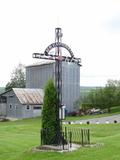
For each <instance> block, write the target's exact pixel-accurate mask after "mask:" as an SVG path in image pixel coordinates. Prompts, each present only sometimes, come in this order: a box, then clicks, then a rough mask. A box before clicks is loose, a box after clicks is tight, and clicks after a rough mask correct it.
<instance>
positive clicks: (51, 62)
mask: <svg viewBox="0 0 120 160" xmlns="http://www.w3.org/2000/svg"><path fill="white" fill-rule="evenodd" d="M53 63H55V61H54V60H46V61H45V60H44V61H41V62H39V63H34V64H31V65H28V66H26V67H35V66H42V65H48V64H53Z"/></svg>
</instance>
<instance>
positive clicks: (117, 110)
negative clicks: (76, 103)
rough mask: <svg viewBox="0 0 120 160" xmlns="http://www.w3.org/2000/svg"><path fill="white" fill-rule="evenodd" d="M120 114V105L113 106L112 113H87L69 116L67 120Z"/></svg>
mask: <svg viewBox="0 0 120 160" xmlns="http://www.w3.org/2000/svg"><path fill="white" fill-rule="evenodd" d="M116 114H120V106H117V107H113V108H111V112H110V113H104V114H98V115H85V116H67V117H66V119H65V120H67V121H75V120H82V119H92V118H100V117H105V116H112V115H116Z"/></svg>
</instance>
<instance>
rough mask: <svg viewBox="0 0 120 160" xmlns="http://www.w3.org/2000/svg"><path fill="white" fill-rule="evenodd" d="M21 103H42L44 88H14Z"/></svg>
mask: <svg viewBox="0 0 120 160" xmlns="http://www.w3.org/2000/svg"><path fill="white" fill-rule="evenodd" d="M13 91H14V93H15V94H16V96H17V98H18V99H19V101H20V103H21V104H42V103H43V97H44V93H43V90H42V89H28V88H13Z"/></svg>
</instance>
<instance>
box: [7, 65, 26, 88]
mask: <svg viewBox="0 0 120 160" xmlns="http://www.w3.org/2000/svg"><path fill="white" fill-rule="evenodd" d="M25 82H26V80H25V71H24V66H23V65H22V64H19V65H18V66H17V68H15V70H14V71H13V73H12V74H11V79H10V82H8V83H7V84H6V87H5V90H6V91H7V90H9V89H11V88H25Z"/></svg>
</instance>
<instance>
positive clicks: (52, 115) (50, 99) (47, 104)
mask: <svg viewBox="0 0 120 160" xmlns="http://www.w3.org/2000/svg"><path fill="white" fill-rule="evenodd" d="M42 129H43V131H45V132H47V134H46V135H44V136H43V142H44V144H49V143H54V139H55V138H56V135H57V133H58V132H59V131H60V121H59V107H58V97H57V90H56V88H55V86H54V83H53V81H52V80H49V81H48V82H47V84H46V87H45V95H44V102H43V110H42Z"/></svg>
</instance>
